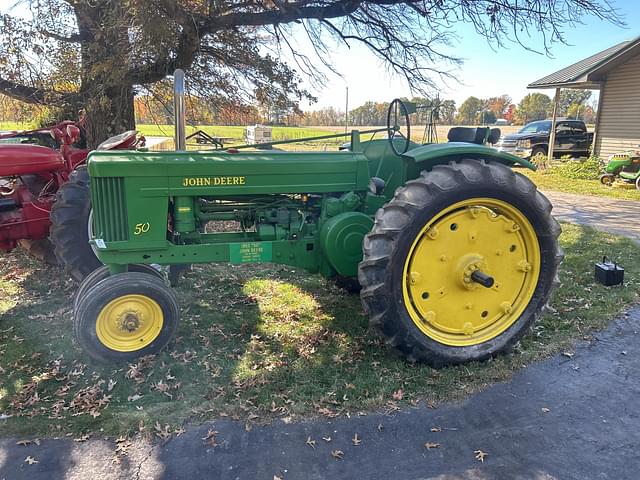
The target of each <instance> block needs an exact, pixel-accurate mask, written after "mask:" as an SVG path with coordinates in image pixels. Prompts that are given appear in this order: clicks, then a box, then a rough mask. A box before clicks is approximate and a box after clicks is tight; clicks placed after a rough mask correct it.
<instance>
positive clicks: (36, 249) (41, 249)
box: [18, 238, 60, 266]
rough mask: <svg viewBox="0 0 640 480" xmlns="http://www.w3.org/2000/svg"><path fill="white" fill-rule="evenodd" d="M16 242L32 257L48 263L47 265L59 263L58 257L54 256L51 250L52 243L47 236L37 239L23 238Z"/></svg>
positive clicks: (57, 264)
mask: <svg viewBox="0 0 640 480" xmlns="http://www.w3.org/2000/svg"><path fill="white" fill-rule="evenodd" d="M18 244H19V245H20V246H21V247H22V248H23V249H24V250H25V251H26V252H27V253H28V254H29V255H31V256H32V257H33V258H37V259H38V260H40V261H41V262H44V263H48V264H49V265H55V266H59V265H60V262H59V261H58V257H56V254H55V253H54V251H53V244H52V243H51V242H50V241H49V239H48V238H41V239H39V240H29V239H26V238H23V239H22V240H18Z"/></svg>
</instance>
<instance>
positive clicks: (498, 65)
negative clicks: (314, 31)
mask: <svg viewBox="0 0 640 480" xmlns="http://www.w3.org/2000/svg"><path fill="white" fill-rule="evenodd" d="M612 3H613V5H614V6H616V7H617V8H618V9H619V11H620V13H621V14H622V16H623V17H624V19H625V21H626V23H627V27H626V28H620V27H618V26H614V25H611V24H610V23H607V22H603V21H600V20H597V19H595V18H591V17H590V18H584V19H583V23H584V24H583V25H577V26H575V27H573V28H570V27H567V29H566V31H565V37H566V41H567V42H568V45H564V44H560V43H558V44H555V45H554V46H553V47H552V52H551V53H552V55H553V58H549V57H547V56H545V55H540V54H537V53H533V52H530V51H527V50H525V49H524V48H523V47H521V46H520V45H517V44H508V45H507V48H503V49H499V50H496V51H494V50H492V49H491V48H490V47H489V46H488V44H487V42H486V41H485V40H484V39H483V38H482V37H480V36H479V35H478V34H476V33H475V31H474V30H473V29H472V28H471V27H470V26H469V25H463V24H459V25H458V26H457V27H456V30H455V31H456V33H457V34H458V35H459V37H460V41H459V42H458V44H457V45H455V49H454V50H455V54H456V55H457V56H459V57H461V58H463V59H464V60H465V61H464V64H463V65H462V67H461V68H460V69H459V71H458V72H457V76H458V78H459V79H460V80H461V81H462V83H461V84H456V83H455V82H449V85H448V87H446V86H445V85H442V88H443V91H442V92H441V97H442V98H453V99H454V100H455V101H456V102H457V104H458V105H460V103H462V101H464V99H466V98H467V97H469V96H470V95H474V96H476V97H480V98H487V97H492V96H498V95H502V94H504V93H506V94H509V95H511V97H512V98H513V100H514V101H515V102H516V103H517V102H519V101H520V100H521V99H522V97H524V96H525V95H526V94H527V93H531V92H532V91H534V90H527V88H526V86H527V84H529V83H530V82H532V81H534V80H537V79H539V78H541V77H544V76H545V75H547V74H549V73H552V72H555V71H557V70H560V69H561V68H564V67H566V66H568V65H570V64H572V63H575V62H577V61H579V60H582V59H583V58H586V57H588V56H590V55H593V54H594V53H597V52H599V51H601V50H604V49H606V48H608V47H610V46H612V45H615V44H617V43H619V42H622V41H624V40H630V39H633V38H635V37H638V36H640V26H639V25H638V24H637V20H638V19H640V1H638V0H618V1H617V2H612ZM528 44H529V45H530V46H531V47H532V48H536V47H537V46H538V45H539V42H537V41H536V39H531V41H530V42H529V43H528ZM333 60H334V63H335V65H336V67H337V69H338V71H340V73H341V74H342V75H343V77H344V78H340V77H337V76H336V75H329V82H328V83H327V85H325V87H324V88H322V89H320V90H318V91H316V96H317V97H318V103H316V104H314V105H312V106H311V107H310V108H311V109H316V108H320V107H325V106H334V107H337V108H340V109H342V110H343V109H344V102H345V87H346V86H347V85H348V86H349V107H350V108H352V107H356V106H358V105H361V104H362V103H364V102H365V101H367V100H377V101H390V100H391V99H393V98H395V97H399V96H410V90H409V88H408V86H407V85H406V83H404V82H403V81H402V80H401V79H399V78H389V75H388V74H387V73H386V70H385V68H384V67H383V66H382V65H380V63H379V61H378V60H377V59H376V58H375V57H373V55H371V54H370V53H368V51H367V50H366V49H365V48H352V49H351V51H349V50H348V49H346V48H341V49H339V50H338V51H336V53H335V54H334V55H333ZM540 91H541V92H542V93H546V94H549V95H551V94H553V91H552V90H540ZM305 108H309V106H308V105H304V106H303V109H305Z"/></svg>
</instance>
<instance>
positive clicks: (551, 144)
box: [547, 87, 560, 164]
mask: <svg viewBox="0 0 640 480" xmlns="http://www.w3.org/2000/svg"><path fill="white" fill-rule="evenodd" d="M558 103H560V88H559V87H558V88H556V95H555V98H554V99H553V116H552V117H551V132H550V135H549V150H548V151H547V162H548V163H549V164H551V161H552V160H553V148H554V147H555V144H556V118H557V116H558Z"/></svg>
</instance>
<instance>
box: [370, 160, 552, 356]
mask: <svg viewBox="0 0 640 480" xmlns="http://www.w3.org/2000/svg"><path fill="white" fill-rule="evenodd" d="M551 208H552V206H551V203H550V202H549V201H548V200H547V199H546V197H545V196H544V195H542V194H541V193H540V192H538V191H537V189H536V187H535V185H534V184H533V183H532V182H531V181H530V180H529V179H528V178H526V177H525V176H523V175H521V174H519V173H515V172H513V171H512V170H511V169H510V168H508V167H506V166H504V165H502V164H498V163H485V162H484V161H479V160H463V161H461V162H459V163H451V164H449V165H439V166H436V167H434V168H433V170H432V171H430V172H422V173H421V174H420V176H419V177H418V178H417V179H416V180H411V181H409V182H407V183H406V184H405V186H404V187H401V188H399V189H398V190H397V191H396V194H395V196H394V198H393V199H392V200H391V201H390V202H389V203H387V204H386V205H385V206H384V207H383V208H381V209H380V210H378V212H377V214H376V220H375V224H374V227H373V229H372V230H371V232H370V233H369V234H367V236H366V237H365V239H364V243H363V247H364V257H363V260H362V262H361V263H360V266H359V272H358V279H359V281H360V283H361V284H362V292H361V298H362V302H363V305H364V308H365V311H366V312H367V313H368V315H369V318H370V325H371V326H372V327H374V328H377V329H378V330H379V332H380V333H381V334H382V335H383V337H384V338H385V339H386V342H387V344H390V345H392V346H393V347H395V348H396V349H397V350H398V351H399V352H401V354H403V355H404V356H405V357H406V358H407V359H408V360H410V361H422V362H426V363H429V364H431V365H433V366H436V367H437V366H442V365H446V364H457V363H463V362H469V361H474V360H484V359H486V358H489V357H491V356H494V355H496V354H498V353H500V352H505V351H508V350H509V349H510V348H511V347H512V346H513V345H514V344H515V343H516V342H517V341H518V340H519V339H520V338H521V337H522V336H523V335H524V334H525V333H526V331H527V329H528V328H529V326H530V325H531V324H532V322H534V320H535V319H536V318H537V317H538V316H539V315H540V314H541V312H542V310H543V307H544V306H545V305H546V304H547V302H548V301H549V298H550V295H551V292H552V290H553V287H555V286H556V285H557V284H558V281H557V276H556V271H557V268H558V265H559V264H560V262H561V261H562V258H563V253H562V250H561V249H560V248H559V246H558V236H559V234H560V226H559V225H558V223H557V222H556V221H555V219H554V218H553V217H552V216H551Z"/></svg>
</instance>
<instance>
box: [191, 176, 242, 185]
mask: <svg viewBox="0 0 640 480" xmlns="http://www.w3.org/2000/svg"><path fill="white" fill-rule="evenodd" d="M245 182H246V178H245V177H244V176H241V177H186V178H184V179H182V186H183V187H211V186H213V187H215V186H220V185H245Z"/></svg>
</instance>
